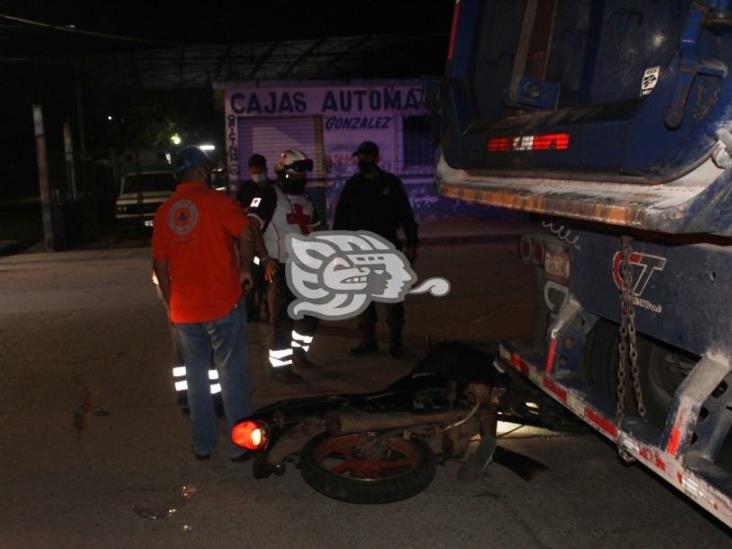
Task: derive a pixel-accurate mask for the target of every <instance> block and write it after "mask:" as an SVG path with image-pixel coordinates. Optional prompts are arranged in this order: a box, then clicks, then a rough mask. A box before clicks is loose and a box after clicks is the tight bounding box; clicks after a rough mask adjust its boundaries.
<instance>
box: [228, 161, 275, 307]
mask: <svg viewBox="0 0 732 549" xmlns="http://www.w3.org/2000/svg"><path fill="white" fill-rule="evenodd" d="M248 168H249V179H247V180H246V181H242V183H241V186H240V187H239V190H238V191H237V193H236V199H237V200H238V201H239V204H241V207H242V208H244V209H245V210H247V209H248V208H249V205H250V204H251V203H252V200H253V199H254V198H255V197H256V196H259V194H260V193H261V192H262V191H263V190H264V189H266V188H268V187H270V186H271V185H272V181H271V180H269V179H268V178H267V160H266V159H265V158H264V157H263V156H262V155H261V154H253V155H252V156H250V157H249V162H248ZM252 278H253V281H254V285H253V287H252V289H251V290H250V291H249V292H248V293H247V296H246V303H247V320H250V321H251V320H253V321H257V320H260V318H262V317H264V320H267V319H269V316H270V314H271V312H270V311H269V307H268V306H267V286H266V284H265V282H264V268H263V267H262V266H261V265H252Z"/></svg>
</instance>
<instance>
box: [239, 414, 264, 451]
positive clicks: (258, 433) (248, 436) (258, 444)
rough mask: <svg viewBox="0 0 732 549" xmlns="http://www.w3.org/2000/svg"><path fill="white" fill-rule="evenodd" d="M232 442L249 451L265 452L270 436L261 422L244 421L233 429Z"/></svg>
mask: <svg viewBox="0 0 732 549" xmlns="http://www.w3.org/2000/svg"><path fill="white" fill-rule="evenodd" d="M231 440H232V441H233V442H234V444H236V445H237V446H240V447H242V448H245V449H247V450H255V451H256V450H263V449H264V448H266V447H267V443H268V442H269V436H268V434H267V429H266V428H265V425H264V423H262V422H261V421H252V420H244V421H240V422H239V423H237V424H236V425H234V427H233V429H231Z"/></svg>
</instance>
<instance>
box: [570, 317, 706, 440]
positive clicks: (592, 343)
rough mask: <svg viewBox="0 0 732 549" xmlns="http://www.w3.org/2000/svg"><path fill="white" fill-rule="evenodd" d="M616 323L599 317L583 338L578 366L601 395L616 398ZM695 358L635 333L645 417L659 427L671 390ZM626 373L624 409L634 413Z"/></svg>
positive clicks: (663, 419) (688, 369) (662, 423)
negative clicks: (584, 340) (583, 345)
mask: <svg viewBox="0 0 732 549" xmlns="http://www.w3.org/2000/svg"><path fill="white" fill-rule="evenodd" d="M618 331H619V330H618V326H617V324H615V323H613V322H610V321H608V320H604V319H602V320H600V321H598V323H597V324H596V325H595V327H594V328H593V329H592V331H591V332H590V334H589V335H588V337H587V343H586V345H585V349H584V352H583V355H582V364H581V368H582V371H583V372H584V376H585V379H586V380H587V382H588V383H589V384H590V385H591V386H592V387H593V389H594V390H595V391H597V392H598V393H600V394H601V395H602V396H604V397H606V398H609V399H612V400H613V401H615V400H616V399H617V392H616V391H617V385H618V382H617V376H618V362H619V359H618ZM695 361H696V359H695V358H694V357H692V356H691V355H689V354H687V353H683V352H679V351H677V350H675V349H672V348H670V347H668V346H667V345H664V344H662V343H659V342H657V341H655V340H653V339H650V338H648V337H646V336H642V335H641V334H638V366H639V369H640V376H641V377H640V381H641V388H642V390H643V400H644V402H645V405H646V418H647V419H648V421H650V422H651V423H652V424H653V425H655V426H656V427H658V428H660V429H662V428H663V427H664V424H665V421H666V415H667V413H668V409H669V406H670V404H671V398H672V397H673V394H674V391H676V388H677V387H678V386H679V385H680V384H681V382H682V381H683V380H684V378H685V377H686V375H688V373H689V372H690V371H691V368H692V367H693V364H694V362H695ZM631 379H632V378H631V374H630V372H628V373H627V375H626V383H627V385H626V387H625V395H626V401H625V408H626V410H627V412H628V413H630V414H636V413H637V406H636V402H635V396H634V394H633V385H632V382H631Z"/></svg>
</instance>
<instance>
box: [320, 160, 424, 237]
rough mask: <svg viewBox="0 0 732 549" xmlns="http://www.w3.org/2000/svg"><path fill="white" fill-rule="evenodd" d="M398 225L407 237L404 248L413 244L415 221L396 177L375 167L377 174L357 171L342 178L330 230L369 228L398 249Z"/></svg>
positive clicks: (399, 181)
mask: <svg viewBox="0 0 732 549" xmlns="http://www.w3.org/2000/svg"><path fill="white" fill-rule="evenodd" d="M399 227H401V228H402V230H403V231H404V234H405V236H406V237H407V247H408V248H413V247H415V246H417V242H418V241H417V223H416V222H415V221H414V215H413V214H412V207H411V206H410V204H409V199H408V198H407V193H406V191H405V190H404V186H403V185H402V182H401V180H400V179H399V178H398V177H397V176H395V175H393V174H390V173H388V172H385V171H383V170H379V175H378V176H377V177H374V178H367V177H365V176H364V175H363V174H361V173H357V174H355V175H353V176H352V177H351V178H350V179H349V180H348V181H346V184H345V186H344V187H343V191H342V192H341V196H340V198H339V199H338V206H337V207H336V214H335V220H334V222H333V229H335V230H349V231H357V230H365V231H371V232H374V233H376V234H378V235H380V236H383V237H384V238H386V239H387V240H389V241H390V242H392V243H393V244H394V245H395V246H396V247H397V248H398V249H401V242H400V241H399V237H398V236H397V229H398V228H399Z"/></svg>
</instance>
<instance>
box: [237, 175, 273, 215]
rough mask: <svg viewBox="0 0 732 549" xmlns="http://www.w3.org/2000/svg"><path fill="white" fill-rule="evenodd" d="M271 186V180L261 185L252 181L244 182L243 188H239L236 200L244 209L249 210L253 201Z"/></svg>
mask: <svg viewBox="0 0 732 549" xmlns="http://www.w3.org/2000/svg"><path fill="white" fill-rule="evenodd" d="M271 185H272V182H271V181H270V180H269V179H268V180H267V181H266V182H265V183H261V184H259V183H255V182H254V181H252V180H251V179H247V180H246V181H242V184H241V187H239V192H238V193H236V199H237V200H238V201H239V204H241V207H242V208H247V207H249V204H251V203H252V199H253V198H254V197H256V196H259V195H260V193H261V191H262V189H266V188H267V187H270V186H271Z"/></svg>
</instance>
